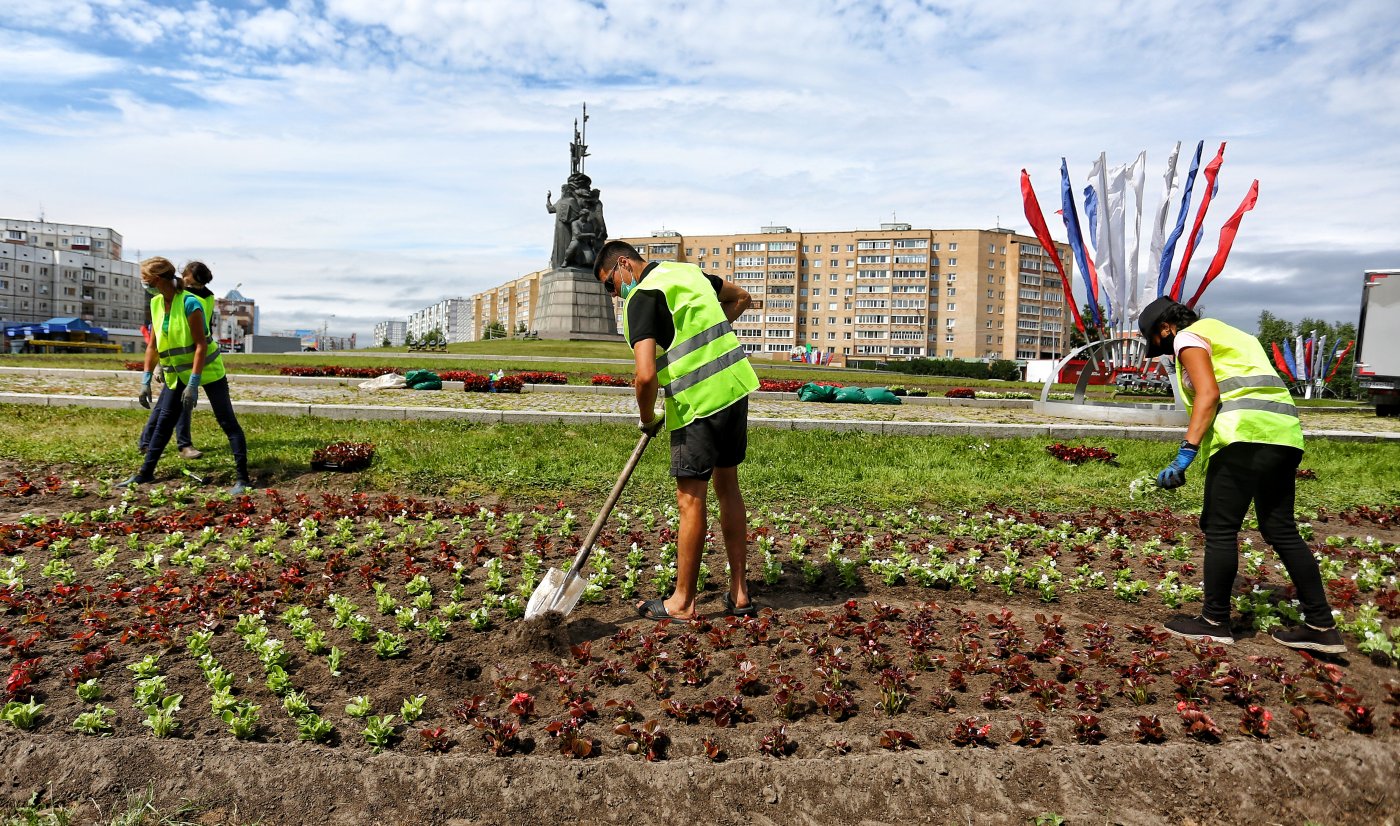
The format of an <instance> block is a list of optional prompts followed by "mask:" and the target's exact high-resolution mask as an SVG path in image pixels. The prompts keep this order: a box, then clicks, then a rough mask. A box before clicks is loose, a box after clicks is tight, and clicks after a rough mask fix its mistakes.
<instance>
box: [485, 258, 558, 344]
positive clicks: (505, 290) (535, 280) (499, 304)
mask: <svg viewBox="0 0 1400 826" xmlns="http://www.w3.org/2000/svg"><path fill="white" fill-rule="evenodd" d="M547 272H549V270H536V271H535V272H532V273H529V274H528V275H522V276H521V277H519V278H517V279H515V280H514V281H508V282H506V283H505V284H502V285H501V286H499V287H493V288H491V289H489V290H487V291H485V292H481V293H477V294H476V295H474V296H472V297H471V313H470V320H469V321H468V336H469V340H471V341H480V340H481V339H482V338H483V337H485V335H486V331H487V329H488V328H490V327H491V326H492V325H494V324H496V323H497V322H499V324H500V327H499V329H500V330H502V331H504V332H505V334H506V335H512V334H514V333H517V332H520V331H522V330H523V331H525V332H529V331H531V330H533V329H535V304H536V302H537V301H538V300H539V297H540V277H541V276H543V275H544V274H545V273H547Z"/></svg>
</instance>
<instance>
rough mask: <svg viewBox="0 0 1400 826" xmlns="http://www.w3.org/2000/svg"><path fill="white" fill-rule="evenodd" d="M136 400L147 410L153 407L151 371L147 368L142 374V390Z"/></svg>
mask: <svg viewBox="0 0 1400 826" xmlns="http://www.w3.org/2000/svg"><path fill="white" fill-rule="evenodd" d="M136 401H138V402H140V403H141V406H142V407H144V408H146V409H147V410H150V409H151V371H150V370H147V371H146V372H144V373H142V374H141V392H140V393H138V394H136Z"/></svg>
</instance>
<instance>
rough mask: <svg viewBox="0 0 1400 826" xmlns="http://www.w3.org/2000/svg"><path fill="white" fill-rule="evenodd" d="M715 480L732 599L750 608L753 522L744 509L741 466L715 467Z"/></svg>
mask: <svg viewBox="0 0 1400 826" xmlns="http://www.w3.org/2000/svg"><path fill="white" fill-rule="evenodd" d="M714 479H715V497H716V498H717V499H719V524H720V529H721V530H722V531H723V532H724V552H725V555H726V556H728V557H729V599H730V601H731V602H732V603H733V604H734V607H735V608H746V607H748V604H749V583H748V557H749V522H748V516H747V515H746V514H745V512H744V494H743V493H742V492H741V491H740V490H739V468H737V467H721V468H715V473H714Z"/></svg>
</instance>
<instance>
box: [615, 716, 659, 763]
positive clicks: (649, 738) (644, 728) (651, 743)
mask: <svg viewBox="0 0 1400 826" xmlns="http://www.w3.org/2000/svg"><path fill="white" fill-rule="evenodd" d="M613 733H614V734H617V735H620V736H621V737H622V738H623V747H622V748H623V750H624V751H626V752H627V753H628V754H636V755H640V756H642V757H644V758H646V760H647V762H649V763H654V762H656V761H658V760H664V759H666V746H667V744H668V743H669V742H670V738H669V737H667V735H666V732H664V731H662V729H661V723H659V722H657V721H656V720H647V721H646V722H645V723H642V724H641V725H638V726H634V725H631V724H630V723H623V724H622V725H620V726H618V727H617V728H615V729H613Z"/></svg>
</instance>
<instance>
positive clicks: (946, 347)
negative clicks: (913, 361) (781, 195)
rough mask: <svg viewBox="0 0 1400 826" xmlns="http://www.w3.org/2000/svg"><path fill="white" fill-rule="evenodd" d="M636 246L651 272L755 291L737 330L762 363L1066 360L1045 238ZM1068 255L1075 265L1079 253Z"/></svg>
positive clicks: (908, 232) (682, 238)
mask: <svg viewBox="0 0 1400 826" xmlns="http://www.w3.org/2000/svg"><path fill="white" fill-rule="evenodd" d="M624 240H626V241H628V242H630V243H631V244H632V245H633V246H635V247H637V249H638V250H639V251H640V252H641V253H642V255H643V257H645V258H646V259H647V260H649V261H683V262H686V263H691V264H695V265H696V266H698V267H700V268H701V269H703V270H704V271H705V272H706V273H709V274H711V275H718V276H720V277H722V278H724V279H726V280H728V281H733V282H734V283H736V284H738V285H740V286H742V287H743V288H744V289H746V290H748V291H749V293H750V294H751V295H753V297H754V303H753V307H752V308H750V310H749V311H748V312H746V313H745V314H744V315H743V316H741V317H740V318H739V320H738V321H737V322H736V323H735V325H734V330H735V333H736V334H737V335H738V337H739V339H740V341H742V342H743V345H744V349H745V350H746V351H747V352H749V353H750V354H753V355H755V356H767V357H769V358H775V359H785V358H787V356H788V354H789V353H790V352H791V351H792V350H793V348H794V347H798V346H803V347H805V345H808V344H811V345H812V346H813V347H814V348H816V349H818V350H819V351H821V352H824V353H830V354H833V355H839V356H842V357H844V358H857V359H877V360H888V359H910V358H959V359H1022V360H1024V359H1039V358H1054V357H1057V356H1059V355H1061V354H1063V353H1064V352H1065V349H1066V344H1067V335H1066V329H1065V312H1066V310H1065V307H1064V295H1063V292H1062V291H1061V288H1060V282H1059V275H1058V273H1057V272H1056V271H1055V268H1054V265H1053V264H1052V263H1051V262H1050V258H1049V256H1048V255H1046V253H1045V251H1044V249H1042V248H1041V245H1040V243H1039V242H1038V241H1037V240H1036V239H1035V238H1034V237H1031V236H1026V235H1020V234H1018V233H1015V232H1013V231H1011V230H1008V229H1001V228H996V229H990V230H977V229H914V228H913V227H912V226H911V225H909V224H905V223H886V224H881V225H880V228H879V229H878V230H846V231H837V232H794V231H793V230H792V229H790V228H788V227H785V226H769V227H763V228H761V230H760V231H759V232H756V233H747V234H730V235H696V236H687V235H682V234H680V233H677V232H672V231H660V232H654V233H652V234H651V235H650V236H647V237H634V238H626V239H624ZM1057 247H1058V252H1059V255H1060V258H1061V260H1062V261H1063V262H1066V264H1067V265H1068V262H1069V260H1070V258H1069V255H1068V248H1067V247H1066V246H1064V245H1057ZM618 317H619V319H620V318H621V310H620V305H619V315H618Z"/></svg>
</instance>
